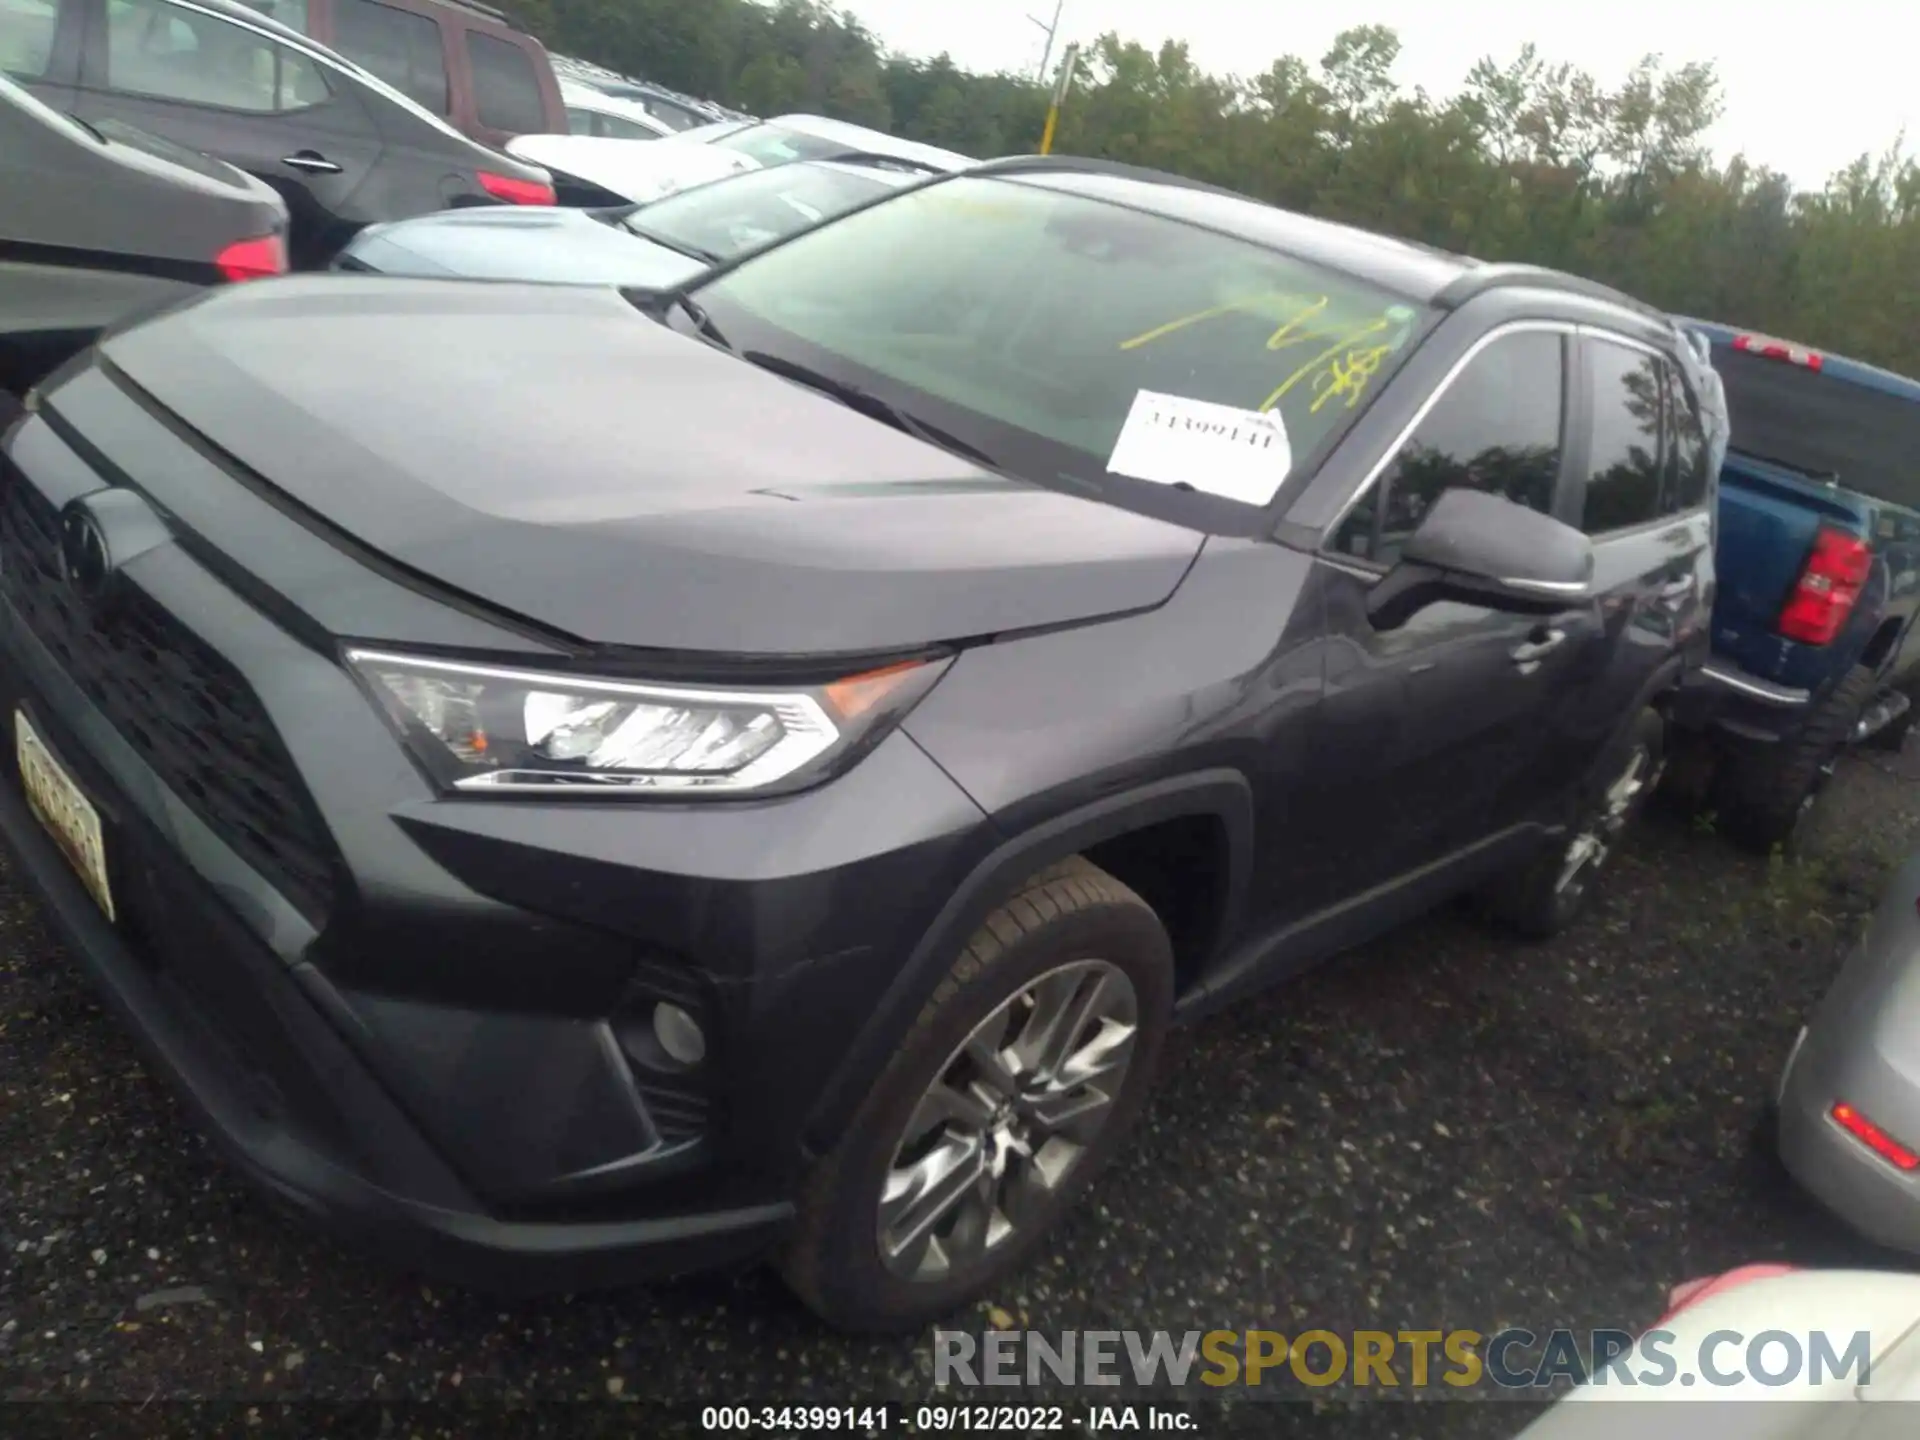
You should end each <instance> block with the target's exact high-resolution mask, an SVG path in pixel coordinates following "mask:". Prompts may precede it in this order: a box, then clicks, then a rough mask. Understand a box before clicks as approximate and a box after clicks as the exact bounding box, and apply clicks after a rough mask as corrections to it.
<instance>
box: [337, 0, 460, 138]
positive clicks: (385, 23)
mask: <svg viewBox="0 0 1920 1440" xmlns="http://www.w3.org/2000/svg"><path fill="white" fill-rule="evenodd" d="M333 29H334V37H333V48H334V49H336V50H338V51H339V52H340V53H341V54H342V55H344V56H346V57H347V58H348V59H349V60H352V61H355V62H357V63H358V64H361V65H364V66H366V67H367V69H369V70H371V71H372V72H373V73H374V74H375V75H377V76H378V77H379V78H380V79H382V80H384V81H386V82H387V84H389V85H391V86H393V88H394V89H396V90H398V91H399V92H400V93H401V94H402V95H405V96H406V97H407V98H408V99H409V100H416V101H418V102H419V103H420V104H422V105H424V106H425V107H426V108H427V109H429V110H431V111H432V112H433V113H434V114H436V115H444V114H446V113H447V57H446V54H445V53H444V51H443V50H442V49H441V45H440V27H439V26H438V25H436V24H434V22H433V21H432V20H430V19H428V18H427V17H426V16H425V15H416V14H414V13H413V12H412V11H411V10H396V9H394V8H393V6H391V5H380V4H376V3H375V0H334V8H333Z"/></svg>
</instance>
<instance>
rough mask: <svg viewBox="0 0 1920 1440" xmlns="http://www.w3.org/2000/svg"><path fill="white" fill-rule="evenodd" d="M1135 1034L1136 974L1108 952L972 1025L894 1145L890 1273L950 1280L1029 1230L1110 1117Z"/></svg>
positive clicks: (882, 1218) (886, 1259)
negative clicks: (1129, 974) (1129, 973)
mask: <svg viewBox="0 0 1920 1440" xmlns="http://www.w3.org/2000/svg"><path fill="white" fill-rule="evenodd" d="M1138 1029H1139V1000H1138V997H1137V996H1136V995H1135V993H1134V987H1133V982H1132V980H1130V979H1129V978H1128V977H1127V974H1126V972H1125V971H1123V970H1122V969H1120V968H1119V967H1118V966H1117V965H1114V964H1112V963H1110V962H1108V961H1105V960H1075V961H1070V962H1068V963H1067V964H1064V965H1057V966H1055V967H1054V968H1052V969H1050V970H1048V971H1046V972H1045V973H1044V974H1042V975H1040V976H1038V977H1036V978H1035V979H1033V980H1031V981H1029V982H1028V983H1027V984H1026V985H1024V986H1022V987H1021V988H1020V989H1019V990H1018V991H1017V992H1015V993H1014V994H1013V995H1011V996H1009V997H1008V998H1007V999H1006V1000H1005V1001H1004V1002H1002V1003H1001V1004H1000V1005H999V1006H997V1007H996V1008H995V1009H994V1011H993V1013H992V1014H990V1015H988V1016H987V1018H986V1019H984V1020H982V1021H981V1022H980V1023H979V1024H978V1025H977V1026H975V1027H974V1029H973V1031H972V1033H971V1034H969V1035H968V1036H967V1038H966V1039H965V1040H964V1041H962V1042H961V1044H960V1046H959V1048H958V1049H956V1050H955V1051H954V1052H953V1054H952V1055H951V1056H950V1057H949V1058H948V1060H947V1063H946V1064H945V1065H944V1066H942V1067H941V1069H940V1072H939V1074H937V1075H936V1076H935V1077H934V1079H933V1083H932V1084H931V1085H929V1086H928V1087H927V1089H926V1092H925V1093H924V1094H923V1095H922V1096H921V1097H920V1102H919V1103H918V1104H917V1105H916V1106H915V1107H914V1110H913V1114H912V1116H911V1117H910V1118H909V1119H908V1121H907V1125H906V1129H905V1131H904V1133H903V1134H902V1135H901V1137H900V1141H899V1144H898V1145H897V1146H896V1147H895V1150H894V1155H893V1160H892V1163H891V1164H890V1166H889V1167H888V1171H887V1177H886V1183H885V1185H884V1186H883V1187H882V1190H881V1196H880V1206H879V1216H878V1238H879V1243H880V1258H881V1260H882V1262H883V1263H884V1264H885V1265H886V1267H887V1269H888V1270H890V1271H892V1272H893V1273H894V1274H895V1275H898V1276H901V1277H903V1278H905V1279H910V1280H922V1281H934V1280H942V1279H945V1278H946V1277H947V1276H949V1275H951V1274H953V1273H954V1271H956V1270H957V1269H959V1268H961V1267H964V1266H966V1265H967V1264H969V1263H970V1262H972V1261H974V1260H977V1259H978V1258H980V1257H981V1256H983V1255H985V1254H987V1253H989V1252H991V1251H995V1250H999V1249H1001V1248H1002V1247H1004V1246H1006V1245H1007V1244H1008V1243H1009V1242H1010V1241H1012V1240H1013V1239H1014V1238H1015V1236H1017V1235H1019V1234H1020V1233H1022V1231H1023V1230H1025V1229H1029V1228H1031V1226H1032V1225H1033V1224H1034V1222H1035V1221H1036V1219H1037V1218H1038V1217H1039V1216H1040V1214H1041V1212H1042V1211H1043V1210H1044V1209H1045V1208H1046V1205H1047V1201H1048V1200H1049V1199H1050V1198H1051V1197H1052V1196H1053V1195H1054V1194H1055V1193H1056V1192H1058V1190H1059V1189H1060V1187H1061V1186H1062V1185H1063V1184H1064V1183H1065V1182H1066V1181H1067V1179H1068V1177H1069V1176H1070V1175H1072V1173H1073V1172H1074V1170H1075V1168H1076V1167H1077V1166H1078V1165H1079V1163H1080V1160H1081V1158H1082V1157H1083V1156H1084V1155H1085V1154H1086V1152H1087V1150H1088V1149H1089V1148H1090V1147H1091V1146H1092V1145H1093V1143H1094V1141H1095V1139H1096V1138H1097V1137H1098V1136H1099V1134H1100V1133H1101V1131H1102V1130H1103V1129H1104V1128H1105V1127H1106V1125H1107V1123H1108V1121H1109V1119H1110V1118H1111V1116H1112V1113H1113V1110H1114V1106H1115V1103H1116V1102H1117V1101H1118V1099H1119V1097H1120V1092H1121V1089H1122V1087H1123V1086H1124V1084H1125V1081H1126V1077H1127V1070H1128V1067H1129V1066H1130V1065H1131V1063H1132V1060H1133V1050H1134V1038H1135V1035H1136V1033H1137V1031H1138Z"/></svg>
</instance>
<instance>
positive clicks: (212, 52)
mask: <svg viewBox="0 0 1920 1440" xmlns="http://www.w3.org/2000/svg"><path fill="white" fill-rule="evenodd" d="M279 49H280V47H279V46H277V45H275V44H274V43H273V42H272V41H270V40H268V39H266V38H264V37H263V36H260V35H256V34H254V33H253V31H251V30H244V29H242V28H241V27H240V26H238V25H230V24H228V23H227V22H226V21H225V20H221V19H218V18H216V17H215V16H212V15H208V14H206V13H204V12H202V11H199V10H184V9H179V8H177V7H175V6H172V5H167V4H162V3H160V0H107V88H108V89H111V90H117V91H120V92H121V93H123V94H128V95H144V96H151V97H152V98H154V99H159V100H183V101H186V102H187V103H189V104H193V105H216V106H219V107H220V108H221V109H224V110H248V111H253V112H255V113H259V114H266V113H270V112H271V111H273V110H275V109H277V108H278V94H279V65H278V61H279ZM289 58H292V57H289Z"/></svg>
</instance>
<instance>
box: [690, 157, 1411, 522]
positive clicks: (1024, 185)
mask: <svg viewBox="0 0 1920 1440" xmlns="http://www.w3.org/2000/svg"><path fill="white" fill-rule="evenodd" d="M697 293H698V295H699V303H700V305H701V306H702V307H703V308H704V310H705V311H706V313H707V315H708V316H709V317H710V318H711V320H712V321H713V322H714V323H715V324H716V325H717V326H718V328H719V329H720V331H721V333H722V334H724V335H725V336H726V337H727V340H728V342H729V343H730V344H732V345H733V346H735V347H736V348H738V349H740V350H742V351H743V352H748V353H749V354H750V353H751V352H754V351H763V352H766V353H769V354H773V355H776V356H778V357H780V358H783V359H786V360H788V361H789V362H793V363H799V364H804V365H807V366H809V367H811V368H812V369H814V370H815V371H818V372H822V373H825V374H828V375H830V376H832V377H833V378H834V379H835V380H837V381H839V382H841V383H843V384H851V385H854V386H857V387H859V388H860V389H862V390H866V391H868V392H871V393H873V394H875V395H877V396H879V397H881V398H883V399H885V400H887V401H888V402H889V403H891V404H892V405H893V406H895V407H896V408H898V409H900V410H904V411H908V412H911V413H912V414H914V415H915V416H916V417H919V418H922V419H924V420H925V421H927V422H928V423H930V424H933V425H937V426H938V427H939V428H940V429H942V430H944V431H946V432H947V433H948V434H950V435H953V436H955V437H958V438H960V439H962V440H964V441H965V442H967V444H968V445H970V446H972V447H974V448H977V449H978V450H980V451H982V452H984V453H986V454H989V455H991V456H993V457H995V459H996V461H997V463H998V464H999V465H1000V467H1001V468H1003V469H1006V470H1008V471H1011V472H1013V473H1016V474H1019V475H1021V476H1023V477H1025V478H1028V479H1031V480H1034V481H1037V482H1039V483H1042V484H1049V485H1061V486H1064V487H1067V488H1072V489H1077V490H1082V491H1086V490H1091V491H1093V492H1094V493H1097V494H1098V495H1100V496H1101V497H1102V498H1106V499H1113V500H1116V501H1120V502H1123V503H1132V504H1139V505H1142V506H1143V507H1145V508H1150V509H1153V510H1155V511H1163V510H1164V511H1167V512H1168V513H1171V514H1179V513H1183V512H1181V511H1180V509H1179V507H1180V506H1181V505H1182V504H1185V503H1187V502H1186V501H1183V500H1181V499H1179V498H1178V497H1177V496H1175V495H1173V492H1170V491H1169V490H1168V489H1167V487H1168V486H1175V487H1189V486H1190V487H1191V488H1192V489H1193V490H1196V491H1201V492H1207V491H1212V492H1213V493H1214V494H1215V495H1229V493H1230V490H1229V487H1227V486H1226V485H1224V484H1223V483H1221V482H1220V475H1219V474H1218V473H1216V471H1224V470H1226V469H1229V468H1235V467H1237V465H1238V463H1239V462H1238V461H1237V460H1236V459H1233V458H1232V457H1224V458H1222V457H1221V456H1220V455H1219V453H1218V452H1213V451H1209V450H1208V449H1207V447H1206V445H1204V444H1203V445H1201V447H1200V448H1199V449H1196V448H1194V446H1193V444H1192V443H1190V442H1200V441H1209V442H1210V439H1211V437H1210V436H1209V435H1208V434H1207V433H1205V430H1206V427H1207V426H1208V425H1211V424H1214V423H1216V421H1217V418H1218V417H1219V416H1221V415H1225V416H1227V417H1228V420H1229V422H1231V420H1232V417H1233V416H1235V415H1237V416H1238V417H1239V419H1240V420H1241V421H1242V422H1245V421H1248V420H1251V421H1252V422H1253V424H1252V425H1250V426H1247V425H1243V426H1242V430H1243V432H1244V431H1259V430H1268V431H1271V430H1274V429H1278V430H1279V431H1280V432H1281V437H1280V438H1281V443H1280V445H1279V446H1278V447H1277V448H1276V449H1274V450H1272V451H1270V452H1269V453H1271V454H1272V455H1273V456H1274V457H1275V459H1276V462H1277V467H1278V468H1277V469H1276V470H1274V471H1271V472H1262V473H1263V474H1264V484H1265V489H1264V492H1262V493H1258V494H1255V493H1251V492H1252V490H1253V487H1252V486H1251V485H1249V486H1240V485H1235V486H1233V487H1231V492H1232V498H1233V500H1234V502H1235V503H1237V504H1242V505H1244V504H1260V505H1264V504H1265V503H1266V502H1267V501H1269V500H1271V499H1272V492H1273V491H1275V490H1277V489H1278V487H1279V485H1280V483H1281V482H1282V481H1283V480H1284V479H1285V478H1286V477H1287V476H1288V475H1289V474H1298V473H1304V472H1305V471H1306V470H1308V469H1309V468H1311V467H1312V466H1313V465H1315V464H1317V463H1318V462H1319V458H1320V456H1321V455H1322V454H1324V452H1325V451H1326V450H1327V449H1329V448H1330V447H1331V446H1332V444H1333V443H1334V442H1335V441H1336V440H1337V438H1338V436H1339V434H1340V433H1342V432H1343V431H1344V430H1345V428H1346V426H1347V424H1348V422H1349V421H1350V420H1351V418H1352V417H1353V415H1354V414H1355V413H1356V412H1357V411H1358V409H1359V407H1360V405H1361V403H1362V402H1363V401H1364V400H1365V399H1366V397H1367V396H1368V395H1369V394H1370V393H1371V392H1372V390H1373V389H1375V388H1377V387H1378V386H1379V385H1381V384H1382V383H1384V381H1385V380H1386V379H1387V377H1388V376H1389V375H1390V374H1391V373H1392V372H1393V371H1394V370H1395V369H1397V368H1398V366H1399V364H1400V361H1401V360H1402V359H1403V358H1404V356H1405V355H1406V354H1407V352H1408V351H1410V350H1411V348H1412V346H1413V343H1414V342H1415V341H1416V340H1417V339H1418V338H1419V337H1420V336H1421V335H1423V334H1424V333H1425V330H1426V328H1427V326H1428V325H1429V323H1430V321H1431V318H1432V312H1430V311H1429V310H1427V309H1425V308H1423V307H1420V306H1417V305H1415V304H1413V303H1412V302H1410V301H1408V300H1406V299H1405V298H1404V297H1402V296H1399V295H1395V294H1392V293H1389V292H1387V291H1384V290H1380V289H1376V288H1374V287H1373V286H1371V285H1368V284H1366V283H1364V282H1362V281H1359V280H1356V279H1353V278H1350V277H1348V276H1345V275H1341V274H1336V273H1334V272H1332V271H1329V270H1325V269H1322V268H1320V267H1318V266H1315V265H1311V264H1308V263H1306V262H1303V261H1301V260H1297V259H1294V258H1292V257H1291V256H1288V255H1284V254H1281V253H1278V252H1276V251H1273V250H1270V249H1267V248H1265V247H1263V246H1260V245H1256V244H1253V243H1250V242H1247V241H1242V240H1237V239H1234V238H1231V237H1229V236H1226V235H1221V234H1217V233H1214V232H1212V231H1209V230H1202V229H1199V228H1196V227H1194V226H1191V225H1188V224H1185V223H1182V222H1180V221H1176V220H1170V219H1166V218H1163V217H1161V216H1157V215H1150V214H1147V213H1144V212H1141V211H1138V210H1133V209H1129V208H1125V207H1122V206H1119V205H1114V204H1109V203H1107V202H1105V201H1100V200H1094V199H1089V198H1087V197H1084V196H1079V195H1072V194H1064V193H1060V192H1058V191H1056V190H1053V189H1050V188H1046V187H1044V186H1042V185H1039V184H1034V183H1029V182H1026V181H1022V180H1017V179H1010V178H987V177H980V176H972V177H960V178H956V179H953V180H948V181H943V182H939V183H936V184H933V185H930V186H927V187H926V188H923V189H917V190H909V191H907V192H905V193H903V194H902V195H900V196H899V197H898V198H896V199H892V200H889V201H887V202H886V203H884V204H880V205H875V206H873V207H871V208H869V209H866V210H863V211H860V212H859V213H858V214H854V215H849V216H846V217H845V218H843V219H841V220H838V221H835V222H834V223H833V224H831V225H826V226H822V227H821V228H820V229H818V230H815V231H812V232H810V233H809V234H806V235H803V236H800V237H798V238H796V239H794V240H792V241H790V242H788V243H787V244H785V245H782V246H779V247H778V248H776V249H773V250H770V251H768V252H767V253H766V254H764V255H759V256H756V257H754V258H753V259H751V260H749V261H747V262H746V263H745V264H743V265H741V266H740V267H739V268H738V269H735V270H732V271H730V272H727V273H725V274H723V275H721V276H719V277H718V278H716V279H715V280H713V281H712V282H710V283H708V284H706V285H704V286H701V287H700V288H699V290H698V292H697ZM1169 398H1170V399H1171V403H1170V404H1168V403H1164V402H1166V401H1168V400H1169ZM1136 401H1139V402H1141V403H1140V404H1138V405H1137V404H1136ZM1194 402H1199V403H1198V404H1196V403H1194ZM1154 407H1158V410H1157V412H1156V413H1155V414H1153V415H1151V416H1143V414H1142V411H1143V410H1145V409H1149V408H1154ZM1224 407H1231V408H1230V409H1227V408H1224ZM1249 411H1258V412H1266V418H1264V419H1263V418H1261V417H1260V416H1257V415H1256V416H1249V415H1248V414H1247V412H1249ZM1130 416H1131V419H1130ZM1168 416H1171V417H1172V418H1173V420H1174V421H1175V422H1177V425H1178V427H1179V428H1180V431H1181V433H1180V435H1178V436H1177V437H1175V438H1176V440H1177V442H1178V443H1176V444H1175V445H1174V446H1173V450H1172V453H1171V455H1169V454H1168V453H1167V452H1166V450H1165V448H1164V447H1159V448H1158V449H1156V447H1155V445H1153V444H1148V445H1147V449H1148V450H1149V451H1153V452H1154V454H1155V455H1157V456H1158V458H1157V459H1152V463H1150V464H1146V465H1141V464H1137V463H1136V461H1137V459H1138V458H1139V457H1140V455H1141V454H1142V445H1141V442H1142V441H1143V440H1144V441H1154V440H1156V435H1155V434H1150V433H1147V432H1150V431H1153V430H1154V427H1155V426H1159V425H1162V424H1163V423H1164V421H1165V418H1166V417H1168ZM1275 416H1277V417H1278V419H1279V425H1278V426H1277V427H1275V426H1274V425H1273V417H1275ZM1196 427H1197V428H1196ZM1123 428H1124V430H1125V432H1126V439H1127V451H1126V454H1127V459H1126V460H1125V462H1124V463H1123V461H1122V457H1121V456H1120V455H1119V454H1117V453H1116V444H1117V443H1118V442H1119V441H1121V439H1122V437H1123ZM1231 428H1232V426H1231V423H1229V429H1231ZM1149 458H1150V459H1151V458H1152V457H1149ZM1216 462H1218V463H1217V464H1216ZM1182 465H1185V466H1186V467H1187V468H1186V469H1185V470H1184V471H1182V470H1181V469H1180V467H1181V466H1182ZM1110 466H1111V467H1112V469H1111V470H1110ZM1170 467H1171V469H1172V470H1173V471H1174V472H1175V473H1169V468H1170ZM1115 470H1117V471H1122V472H1124V474H1116V473H1112V471H1115Z"/></svg>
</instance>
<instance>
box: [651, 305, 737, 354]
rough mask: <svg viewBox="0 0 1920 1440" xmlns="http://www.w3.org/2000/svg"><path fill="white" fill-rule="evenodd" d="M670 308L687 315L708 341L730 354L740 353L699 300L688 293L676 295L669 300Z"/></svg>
mask: <svg viewBox="0 0 1920 1440" xmlns="http://www.w3.org/2000/svg"><path fill="white" fill-rule="evenodd" d="M668 308H669V309H674V310H678V311H679V312H680V313H681V314H682V315H685V316H686V317H687V319H689V320H691V321H692V322H693V328H694V329H696V330H698V331H699V332H700V333H701V335H703V336H704V337H706V339H707V340H708V341H710V342H711V343H713V344H715V345H718V346H719V347H720V348H721V349H722V350H724V351H726V352H727V353H728V354H729V355H738V354H739V353H740V352H739V351H738V350H735V349H734V348H733V342H732V341H730V340H728V339H727V337H726V334H725V332H723V331H722V330H721V329H720V327H719V326H718V325H716V324H714V323H713V317H712V316H711V315H709V314H707V312H706V309H705V308H704V307H703V306H702V305H701V304H700V302H699V301H698V300H695V299H693V298H692V297H691V296H688V295H676V296H674V297H673V299H672V300H671V301H669V302H668Z"/></svg>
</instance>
